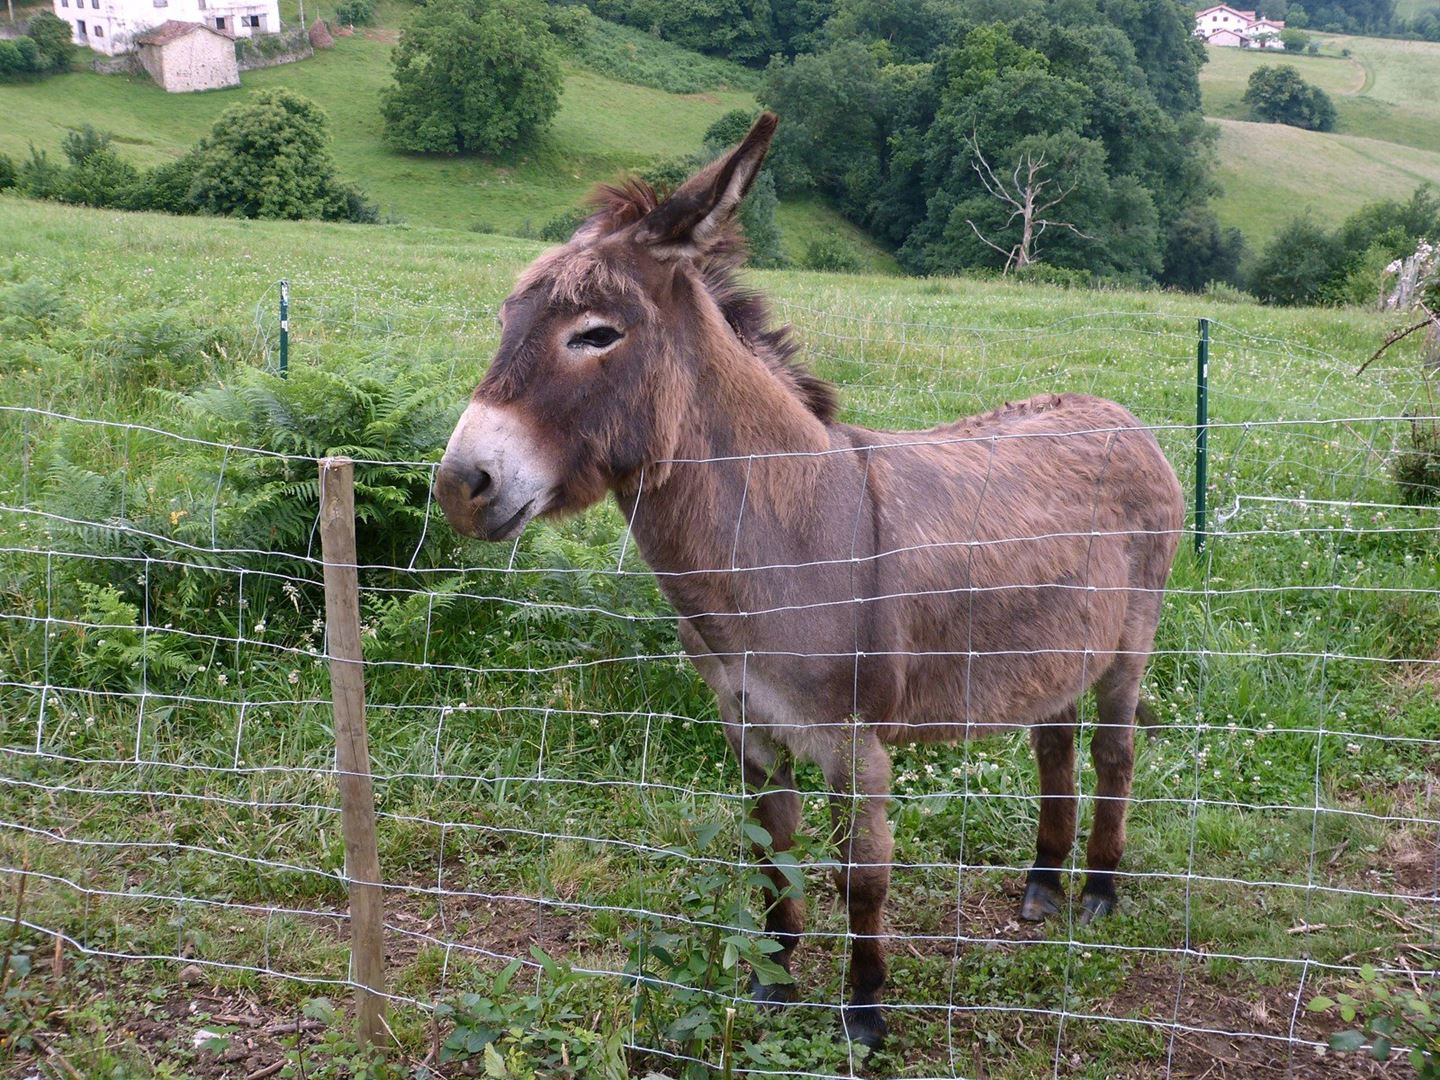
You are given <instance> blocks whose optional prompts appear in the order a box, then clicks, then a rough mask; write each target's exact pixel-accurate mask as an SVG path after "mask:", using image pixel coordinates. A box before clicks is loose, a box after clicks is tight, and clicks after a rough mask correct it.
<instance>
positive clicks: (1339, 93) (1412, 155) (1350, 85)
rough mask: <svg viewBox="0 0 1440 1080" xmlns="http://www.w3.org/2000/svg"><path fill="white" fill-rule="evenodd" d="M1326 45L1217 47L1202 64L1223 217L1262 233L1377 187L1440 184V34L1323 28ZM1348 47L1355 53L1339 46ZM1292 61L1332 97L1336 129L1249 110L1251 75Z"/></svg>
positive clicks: (1352, 204)
mask: <svg viewBox="0 0 1440 1080" xmlns="http://www.w3.org/2000/svg"><path fill="white" fill-rule="evenodd" d="M1316 37H1317V38H1318V39H1319V40H1320V41H1321V42H1322V43H1323V50H1324V52H1323V55H1320V56H1298V55H1297V56H1291V55H1289V54H1284V53H1281V54H1278V55H1277V54H1274V53H1260V52H1257V51H1251V50H1246V49H1223V48H1212V49H1209V50H1207V56H1208V57H1209V62H1208V63H1207V64H1206V65H1205V67H1204V68H1202V69H1201V72H1200V86H1201V91H1202V94H1203V100H1204V109H1205V114H1206V115H1207V116H1209V117H1212V118H1214V119H1217V120H1219V121H1220V129H1221V138H1220V173H1219V179H1220V181H1221V183H1222V184H1223V185H1224V187H1225V191H1226V197H1225V198H1223V199H1221V200H1220V202H1219V203H1218V204H1217V208H1218V212H1219V214H1220V217H1221V220H1222V221H1224V222H1225V224H1227V225H1235V226H1238V227H1239V228H1241V229H1242V230H1244V231H1245V233H1246V234H1247V235H1248V236H1249V237H1250V238H1251V240H1252V242H1254V241H1260V240H1263V239H1264V238H1265V237H1267V236H1269V235H1270V234H1271V233H1273V232H1274V231H1275V230H1276V229H1277V228H1278V227H1279V226H1280V225H1281V224H1283V223H1284V222H1285V221H1286V220H1288V219H1289V218H1290V217H1291V216H1292V215H1293V214H1295V213H1296V212H1298V211H1300V210H1304V209H1310V210H1312V211H1313V212H1314V213H1315V214H1316V215H1317V216H1318V217H1321V218H1322V219H1325V220H1334V219H1335V218H1336V217H1341V216H1344V215H1345V214H1346V213H1349V212H1350V211H1352V210H1355V209H1356V208H1358V207H1359V206H1361V205H1363V204H1364V203H1365V202H1366V201H1368V200H1371V199H1374V198H1377V197H1381V196H1402V195H1406V194H1409V193H1410V192H1411V191H1413V190H1414V189H1415V187H1416V186H1417V185H1418V184H1420V183H1424V182H1430V183H1436V184H1440V44H1437V43H1433V42H1420V41H1395V40H1390V39H1387V38H1366V37H1350V36H1342V35H1331V34H1320V35H1316ZM1344 52H1348V53H1349V55H1348V56H1346V55H1342V54H1343V53H1344ZM1281 63H1283V64H1290V65H1293V66H1294V67H1295V68H1296V69H1297V70H1298V71H1299V72H1300V74H1301V75H1302V76H1304V78H1305V79H1306V80H1307V81H1309V82H1311V83H1313V84H1315V85H1316V86H1319V87H1321V88H1322V89H1323V90H1325V91H1326V92H1327V93H1328V94H1330V96H1331V98H1332V100H1334V102H1335V108H1336V112H1337V114H1338V120H1337V124H1336V130H1335V131H1334V132H1328V133H1323V134H1322V133H1317V132H1307V131H1301V130H1299V129H1296V128H1290V127H1285V126H1283V125H1277V124H1258V123H1253V122H1251V121H1250V119H1249V109H1248V107H1247V106H1246V105H1245V104H1244V103H1243V102H1242V101H1241V97H1242V95H1243V94H1244V92H1245V85H1246V80H1247V79H1248V78H1249V77H1250V74H1251V72H1253V71H1254V70H1255V69H1256V68H1257V67H1260V66H1261V65H1264V64H1281Z"/></svg>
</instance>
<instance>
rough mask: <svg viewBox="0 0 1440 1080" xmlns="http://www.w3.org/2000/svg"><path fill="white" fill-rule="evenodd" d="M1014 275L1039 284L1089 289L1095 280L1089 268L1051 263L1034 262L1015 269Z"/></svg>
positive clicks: (1019, 278) (1022, 279)
mask: <svg viewBox="0 0 1440 1080" xmlns="http://www.w3.org/2000/svg"><path fill="white" fill-rule="evenodd" d="M1011 276H1012V277H1014V278H1016V279H1018V280H1020V281H1030V282H1034V283H1036V284H1038V285H1057V286H1059V287H1060V288H1062V289H1088V288H1089V287H1090V286H1091V285H1093V284H1094V283H1095V282H1094V275H1092V274H1091V273H1090V272H1089V271H1088V270H1081V269H1078V268H1075V267H1068V266H1051V265H1050V264H1049V263H1043V262H1032V263H1027V264H1026V265H1024V266H1022V267H1020V268H1018V269H1017V270H1015V271H1013V273H1012V275H1011Z"/></svg>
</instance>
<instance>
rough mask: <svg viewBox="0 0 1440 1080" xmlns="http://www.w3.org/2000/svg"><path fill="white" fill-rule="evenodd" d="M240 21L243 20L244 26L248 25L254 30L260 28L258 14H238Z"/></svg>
mask: <svg viewBox="0 0 1440 1080" xmlns="http://www.w3.org/2000/svg"><path fill="white" fill-rule="evenodd" d="M240 21H241V22H243V23H244V24H245V25H246V26H249V27H251V28H253V29H255V30H259V29H260V16H259V15H242V16H240Z"/></svg>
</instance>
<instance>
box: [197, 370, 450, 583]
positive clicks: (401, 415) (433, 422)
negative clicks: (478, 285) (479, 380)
mask: <svg viewBox="0 0 1440 1080" xmlns="http://www.w3.org/2000/svg"><path fill="white" fill-rule="evenodd" d="M445 389H446V387H445V383H444V381H443V380H440V379H437V378H435V377H434V375H433V373H430V372H427V371H425V370H424V369H419V370H417V369H413V368H408V369H393V368H388V367H385V366H383V365H380V364H377V363H373V362H359V363H355V364H352V365H349V366H343V367H340V368H338V369H335V370H324V369H319V368H297V369H295V370H293V371H292V372H291V375H290V378H289V379H280V378H277V377H275V376H273V375H270V374H267V373H265V372H261V371H256V370H251V371H248V372H246V373H245V374H244V375H242V376H241V378H240V380H239V381H238V382H237V383H235V384H234V385H229V386H214V387H209V388H207V389H204V390H199V391H196V392H194V393H191V394H177V395H170V397H169V400H170V401H172V402H173V404H174V405H175V406H176V408H177V409H178V410H179V411H180V412H182V413H184V414H187V415H189V416H190V417H192V418H193V419H194V420H195V421H196V426H197V429H198V431H199V433H200V434H202V435H204V436H206V437H209V438H212V439H215V440H217V441H221V442H227V443H231V444H234V445H236V446H241V447H247V448H253V449H258V450H265V451H271V452H273V453H276V454H285V455H297V456H298V458H299V459H298V460H297V459H295V458H289V457H273V456H268V455H262V454H253V453H246V452H245V451H243V450H238V451H234V452H232V453H230V454H229V455H228V459H227V460H226V461H225V462H224V473H223V475H220V474H219V473H218V472H217V474H216V477H215V481H216V483H215V486H216V487H217V488H218V489H219V491H220V497H219V498H220V501H219V503H218V504H217V505H216V507H215V518H216V522H217V530H218V533H219V534H220V536H221V537H223V543H224V544H225V545H226V546H229V547H240V548H256V549H261V550H265V551H276V552H290V553H295V554H303V553H306V552H308V551H310V550H311V548H312V539H313V534H314V528H315V521H316V515H317V514H318V512H319V505H320V485H319V479H318V476H317V472H316V465H315V462H314V461H313V460H309V459H312V458H321V457H330V456H339V455H343V456H346V457H351V458H354V459H355V460H356V466H355V527H356V538H355V539H356V548H357V552H358V555H359V561H360V562H361V563H362V564H379V565H385V566H405V565H408V564H409V561H410V559H411V557H412V555H413V553H414V552H415V550H416V548H417V546H418V544H419V541H420V538H421V536H422V535H423V533H424V532H425V522H426V517H427V508H428V503H429V497H428V495H429V492H428V489H429V485H430V476H431V469H430V468H429V467H428V465H426V464H424V463H425V462H430V461H435V460H437V459H438V458H439V456H440V452H441V450H442V449H443V448H444V445H445V441H446V439H447V437H448V436H449V433H450V430H451V428H452V427H453V424H454V420H455V411H454V408H453V407H452V406H450V405H449V404H448V403H447V402H445V401H444V400H443V399H442V395H444V394H445ZM391 462H396V463H399V464H388V463H391ZM216 464H219V462H217V463H216Z"/></svg>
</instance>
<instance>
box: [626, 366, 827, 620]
mask: <svg viewBox="0 0 1440 1080" xmlns="http://www.w3.org/2000/svg"><path fill="white" fill-rule="evenodd" d="M697 375H698V377H697V378H696V379H695V380H694V382H693V386H694V394H693V397H692V399H691V401H690V402H689V403H688V407H687V409H686V415H685V417H684V419H683V420H682V422H681V425H680V438H679V440H678V442H677V446H676V452H675V455H674V458H673V460H671V461H668V462H660V463H657V464H656V465H655V466H650V467H647V474H648V475H646V476H645V477H643V479H642V478H640V477H637V478H636V483H635V485H634V486H633V488H632V489H629V490H621V491H617V492H616V496H617V500H618V502H619V504H620V507H621V510H622V511H623V512H624V513H625V515H626V517H627V518H628V519H629V521H630V526H631V532H632V535H633V536H634V538H635V542H636V544H637V546H638V547H639V549H640V553H641V555H643V556H644V558H645V560H646V562H648V563H649V564H650V566H651V567H652V568H653V569H654V570H656V571H657V572H659V573H660V575H661V584H662V586H664V587H665V591H666V592H667V594H670V597H671V600H672V602H674V603H675V604H676V606H677V608H679V609H680V612H681V614H682V615H683V614H686V613H687V612H686V610H685V609H686V607H689V606H691V604H689V603H687V602H686V598H687V597H690V596H692V595H693V594H694V593H695V592H696V591H697V590H693V589H690V588H685V587H683V580H682V581H681V582H679V583H676V582H674V579H667V577H666V575H674V574H681V575H693V574H695V572H696V571H711V570H713V571H720V572H721V573H717V574H714V575H711V574H704V575H702V578H703V584H702V581H700V580H697V581H696V582H695V584H696V585H697V586H701V588H700V589H699V590H698V591H702V592H704V593H705V594H706V595H705V596H704V597H703V598H702V597H697V598H696V599H695V605H696V606H706V605H710V604H714V603H717V602H719V603H724V600H723V599H722V597H720V596H716V595H714V590H715V588H717V587H718V588H720V589H721V591H722V592H726V593H728V592H729V591H730V586H729V585H728V584H726V583H725V579H726V578H733V577H734V575H728V574H726V573H724V572H725V571H728V570H730V569H732V568H734V567H735V566H737V565H738V566H745V565H754V562H753V557H754V556H755V554H756V552H755V551H754V550H753V549H754V546H755V544H756V542H757V540H756V538H757V537H759V536H761V535H763V536H764V537H765V538H766V541H767V542H768V543H777V542H778V543H780V544H782V545H783V544H785V537H786V535H787V534H790V535H793V536H795V537H798V536H800V535H801V534H802V533H803V530H804V529H805V526H806V523H807V522H808V521H809V519H810V517H811V509H812V508H813V507H814V505H815V501H816V499H817V497H818V495H819V483H820V479H819V478H820V474H821V472H822V471H823V468H822V466H823V463H824V462H825V461H826V458H825V457H823V456H819V455H821V453H822V452H823V451H824V450H826V449H828V448H829V446H830V437H829V432H828V429H827V427H826V425H825V424H824V423H822V422H821V421H820V419H819V418H818V417H816V416H815V414H814V413H813V412H811V411H810V409H809V408H808V407H807V406H806V405H805V403H804V402H803V401H801V400H800V398H799V397H798V395H796V393H795V392H794V389H793V387H791V386H789V385H787V383H786V381H785V380H784V378H783V377H782V376H781V375H780V374H778V373H777V372H775V371H773V370H771V368H770V367H769V366H768V365H767V364H766V363H765V362H764V361H763V360H761V359H760V358H758V357H757V356H755V355H754V354H753V353H750V352H749V351H748V350H741V349H740V347H739V346H738V345H737V346H736V347H735V349H733V350H729V351H726V352H722V353H719V354H716V355H712V356H708V357H706V358H705V360H704V361H703V362H702V363H701V364H700V365H699V366H698V372H697ZM742 525H743V527H742ZM667 582H669V583H667ZM670 584H677V587H675V588H672V587H670Z"/></svg>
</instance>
